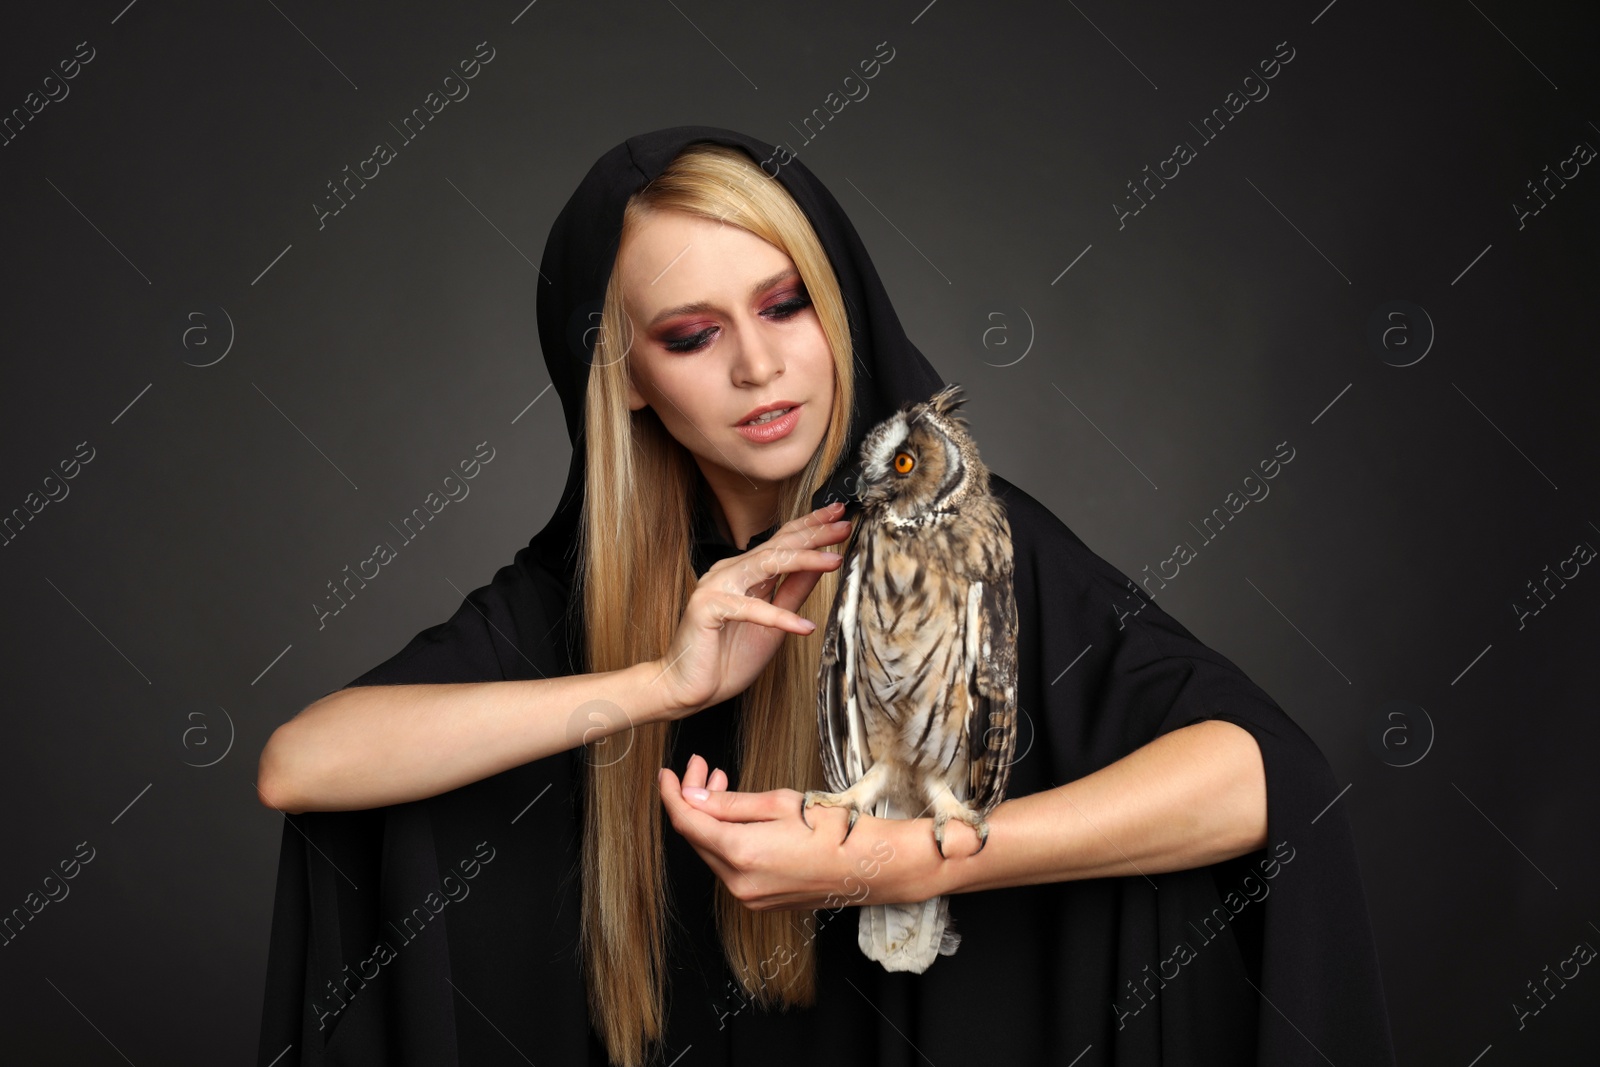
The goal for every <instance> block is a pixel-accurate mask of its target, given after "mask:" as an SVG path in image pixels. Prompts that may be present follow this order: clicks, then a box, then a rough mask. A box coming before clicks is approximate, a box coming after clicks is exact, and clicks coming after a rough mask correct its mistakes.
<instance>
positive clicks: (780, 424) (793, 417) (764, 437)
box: [734, 404, 805, 445]
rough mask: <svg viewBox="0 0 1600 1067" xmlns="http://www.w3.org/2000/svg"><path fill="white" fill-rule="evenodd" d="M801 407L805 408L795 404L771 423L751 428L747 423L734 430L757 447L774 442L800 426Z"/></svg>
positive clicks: (759, 424)
mask: <svg viewBox="0 0 1600 1067" xmlns="http://www.w3.org/2000/svg"><path fill="white" fill-rule="evenodd" d="M803 407H805V405H804V404H796V405H795V406H794V407H792V408H790V409H789V411H788V413H787V414H784V415H780V416H779V417H778V418H776V419H773V420H772V421H771V422H763V423H757V424H756V425H753V426H752V425H750V424H749V423H740V424H739V425H738V426H736V427H734V429H736V430H738V431H739V432H740V433H742V434H744V435H745V437H746V438H747V439H749V440H751V441H754V442H755V443H756V444H758V445H762V444H766V443H767V442H769V441H776V440H778V439H780V438H783V437H788V436H789V434H790V433H792V432H793V431H794V428H795V427H796V426H798V425H800V411H801V409H802V408H803Z"/></svg>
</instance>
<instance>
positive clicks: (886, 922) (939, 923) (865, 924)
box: [857, 799, 961, 974]
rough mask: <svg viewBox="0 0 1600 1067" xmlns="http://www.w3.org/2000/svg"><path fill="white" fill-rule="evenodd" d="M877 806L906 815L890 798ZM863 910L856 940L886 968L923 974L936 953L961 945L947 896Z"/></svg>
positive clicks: (885, 813)
mask: <svg viewBox="0 0 1600 1067" xmlns="http://www.w3.org/2000/svg"><path fill="white" fill-rule="evenodd" d="M876 807H877V810H876V811H875V812H874V814H876V815H878V816H880V817H881V818H886V819H900V818H905V817H906V815H905V814H903V813H901V812H900V811H899V810H898V809H897V808H896V807H895V805H894V804H893V803H892V802H891V801H889V800H887V799H884V800H880V801H879V803H878V804H877V805H876ZM887 862H890V863H892V862H894V861H893V860H892V859H891V860H889V861H887ZM860 910H861V925H860V928H859V931H858V933H857V942H858V943H859V944H860V946H861V951H862V953H863V954H865V955H866V957H867V958H868V959H873V960H877V961H878V962H879V963H881V964H883V968H884V970H886V971H913V972H915V973H917V974H921V973H922V972H923V971H926V970H927V969H928V968H929V967H931V966H932V965H933V961H934V959H935V958H936V957H938V956H951V955H954V954H955V951H956V949H957V948H958V947H960V945H961V935H960V934H958V933H956V931H955V930H954V928H953V921H952V920H951V918H950V898H948V897H933V898H931V899H929V900H924V901H921V902H920V903H910V904H867V905H864V906H863V907H862V908H861V909H860Z"/></svg>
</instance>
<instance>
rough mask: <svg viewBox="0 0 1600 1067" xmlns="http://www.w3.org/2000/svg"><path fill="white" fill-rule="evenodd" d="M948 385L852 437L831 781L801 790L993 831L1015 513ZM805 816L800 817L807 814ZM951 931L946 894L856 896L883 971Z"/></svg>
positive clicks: (944, 948)
mask: <svg viewBox="0 0 1600 1067" xmlns="http://www.w3.org/2000/svg"><path fill="white" fill-rule="evenodd" d="M965 400H966V397H965V396H964V395H963V393H962V391H961V387H960V386H959V385H947V386H945V387H944V388H943V389H941V390H940V391H939V392H937V393H935V394H934V396H933V397H932V398H930V399H929V400H926V401H922V402H919V403H914V404H910V405H907V406H905V407H903V408H902V409H901V410H900V411H898V412H896V413H895V414H894V415H892V416H890V417H889V418H888V419H886V420H884V421H883V422H882V423H880V424H879V425H878V426H876V427H874V428H873V430H872V431H871V432H870V433H869V434H868V435H867V437H866V438H865V439H864V440H863V442H862V446H861V457H860V469H861V478H860V486H859V488H858V490H857V498H858V501H859V504H860V513H859V515H858V517H857V519H856V524H855V527H854V529H853V530H852V532H851V536H850V541H849V543H848V545H847V546H846V548H845V552H844V563H843V565H842V566H841V568H840V572H841V573H840V579H839V585H838V594H837V595H836V597H835V599H834V602H833V606H832V609H831V610H830V612H829V615H828V624H827V628H826V629H825V631H824V634H823V644H822V658H821V665H820V668H819V671H818V685H817V725H818V729H819V731H820V734H821V750H822V767H823V772H824V777H825V779H826V781H827V785H828V787H829V788H830V789H831V790H833V792H821V791H818V790H810V791H808V792H806V794H805V796H804V799H803V800H802V801H801V805H800V817H801V818H802V819H804V818H805V813H806V810H807V809H808V808H810V807H811V806H812V805H824V806H830V807H842V808H848V809H849V811H850V823H849V829H847V830H846V832H845V836H846V838H848V837H849V830H850V829H854V827H855V824H856V819H857V817H858V816H859V815H860V814H861V812H863V811H865V812H868V813H869V814H872V815H875V816H878V817H881V818H891V819H894V818H902V819H915V818H920V817H922V816H923V815H925V814H927V813H929V812H931V813H932V815H933V837H934V843H935V845H936V846H937V847H938V849H939V853H940V855H941V856H942V855H943V854H944V835H945V826H946V824H947V823H948V822H949V821H950V820H951V819H959V820H960V821H962V822H964V823H966V824H967V825H968V826H971V827H972V828H973V829H974V830H975V831H976V832H977V834H978V840H979V845H978V851H980V852H981V851H982V850H983V847H984V845H986V844H987V843H988V839H989V824H988V822H987V821H986V819H987V816H988V815H989V813H990V812H991V811H993V810H994V808H995V806H996V805H998V804H999V803H1000V801H1001V800H1002V799H1003V798H1004V794H1005V788H1006V781H1007V778H1008V777H1009V774H1010V769H1011V762H1012V759H1013V758H1014V753H1015V750H1016V732H1017V731H1016V717H1017V610H1016V599H1015V596H1014V593H1013V588H1012V561H1011V526H1010V523H1009V522H1008V521H1007V519H1006V514H1005V509H1004V508H1003V507H1002V505H1001V504H1000V502H999V500H997V499H996V498H995V497H994V496H993V495H992V494H991V493H990V491H989V470H988V468H987V467H985V466H984V464H983V461H982V460H981V459H979V458H978V449H977V446H976V445H975V444H974V443H973V440H972V437H971V436H970V434H969V433H968V427H967V422H966V419H965V418H963V417H962V416H961V415H960V414H959V413H958V409H959V408H960V406H961V405H962V404H963V403H965ZM808 825H809V822H808ZM960 941H961V937H960V935H959V934H957V933H956V932H955V931H954V930H953V929H952V928H951V921H950V909H949V901H948V900H947V899H946V898H944V897H934V898H933V899H931V900H928V901H925V902H922V903H916V904H879V905H868V906H865V907H863V908H862V909H861V926H860V934H859V943H860V946H861V951H862V952H864V953H865V954H866V955H867V956H868V957H869V958H871V959H875V960H878V961H879V962H881V963H882V964H883V966H884V968H885V969H886V970H890V971H915V972H918V973H921V972H922V971H925V970H927V968H928V967H929V965H931V964H932V963H933V961H934V958H935V956H936V955H946V956H948V955H951V954H952V953H954V952H955V951H956V948H957V946H958V945H959V944H960Z"/></svg>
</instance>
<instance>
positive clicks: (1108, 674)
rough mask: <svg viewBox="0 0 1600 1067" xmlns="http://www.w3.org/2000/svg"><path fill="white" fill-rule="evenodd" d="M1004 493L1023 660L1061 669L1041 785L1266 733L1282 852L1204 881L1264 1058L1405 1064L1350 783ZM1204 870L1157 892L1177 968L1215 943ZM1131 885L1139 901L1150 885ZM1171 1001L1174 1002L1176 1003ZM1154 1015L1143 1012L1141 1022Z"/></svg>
mask: <svg viewBox="0 0 1600 1067" xmlns="http://www.w3.org/2000/svg"><path fill="white" fill-rule="evenodd" d="M992 485H993V487H994V491H995V492H996V494H997V495H998V496H1000V498H1001V499H1002V500H1003V501H1004V502H1005V504H1006V507H1007V510H1008V514H1009V516H1010V519H1011V523H1012V529H1013V539H1014V542H1015V549H1016V553H1017V578H1016V580H1017V583H1018V591H1017V596H1018V602H1019V608H1023V609H1024V610H1025V611H1026V613H1027V615H1026V616H1025V617H1024V619H1023V621H1022V623H1021V627H1022V629H1023V631H1024V643H1025V647H1024V649H1023V654H1024V655H1026V656H1028V657H1029V658H1031V659H1032V660H1033V662H1035V663H1040V664H1042V665H1043V669H1042V670H1041V671H1039V672H1037V675H1036V677H1035V678H1033V679H1031V681H1032V682H1033V684H1032V685H1031V686H1028V687H1027V688H1029V689H1032V690H1034V695H1033V697H1032V700H1033V702H1034V710H1035V712H1036V714H1035V715H1034V716H1033V719H1034V720H1035V724H1036V726H1037V730H1038V741H1037V743H1038V744H1046V745H1048V753H1047V758H1048V764H1049V775H1050V779H1051V780H1050V781H1047V782H1041V783H1040V787H1041V788H1044V787H1048V786H1050V785H1059V784H1061V783H1063V782H1068V781H1072V780H1074V779H1076V778H1080V777H1083V776H1084V775H1086V774H1088V773H1091V772H1092V771H1094V770H1097V769H1098V768H1099V767H1102V766H1105V765H1107V764H1109V763H1111V762H1114V761H1115V760H1116V759H1117V758H1120V757H1121V756H1122V755H1126V754H1127V753H1129V752H1131V751H1133V750H1134V749H1136V748H1138V747H1140V746H1142V745H1143V744H1145V743H1147V742H1149V741H1151V740H1153V739H1154V738H1155V737H1157V736H1159V735H1161V734H1165V733H1169V732H1171V731H1173V730H1176V729H1179V728H1180V727H1183V726H1187V725H1189V724H1191V723H1194V722H1198V721H1200V720H1202V719H1222V720H1225V721H1228V722H1232V723H1234V724H1236V725H1238V726H1240V727H1242V728H1244V729H1245V730H1246V731H1248V732H1249V733H1250V735H1251V736H1252V737H1253V738H1255V740H1256V742H1257V744H1258V745H1259V746H1260V749H1261V755H1262V761H1263V765H1264V768H1265V772H1266V785H1267V824H1268V829H1267V844H1266V846H1265V847H1264V848H1262V849H1260V850H1257V851H1255V852H1252V853H1249V854H1246V855H1244V856H1241V857H1238V858H1236V859H1234V860H1230V861H1226V862H1223V863H1219V864H1214V865H1212V866H1211V867H1210V868H1201V869H1199V870H1200V871H1205V870H1209V871H1210V872H1211V876H1212V878H1213V879H1214V881H1215V883H1216V885H1215V899H1216V902H1218V903H1220V904H1221V905H1223V907H1224V908H1225V909H1226V910H1225V911H1223V912H1221V913H1220V914H1221V917H1222V920H1223V921H1222V923H1221V925H1226V926H1228V927H1229V928H1230V929H1231V930H1232V934H1233V936H1234V938H1235V939H1236V940H1237V943H1238V947H1239V953H1240V956H1241V957H1242V962H1243V971H1244V973H1243V975H1242V977H1243V979H1244V981H1246V982H1247V983H1249V985H1250V986H1251V987H1252V989H1253V994H1252V999H1254V998H1255V997H1259V1012H1258V1029H1257V1042H1256V1056H1255V1062H1256V1063H1259V1064H1260V1065H1262V1067H1266V1065H1269V1064H1270V1065H1273V1067H1280V1065H1284V1064H1301V1063H1304V1064H1313V1063H1315V1064H1325V1063H1327V1062H1328V1061H1330V1060H1331V1061H1332V1062H1334V1063H1341V1064H1342V1063H1352V1064H1354V1063H1360V1064H1392V1063H1393V1062H1394V1052H1393V1048H1392V1045H1391V1039H1390V1033H1389V1021H1388V1013H1387V1008H1386V1006H1385V1002H1384V994H1383V987H1382V981H1381V976H1380V971H1379V966H1378V957H1377V949H1376V944H1375V941H1374V938H1373V935H1372V930H1371V927H1370V923H1369V919H1368V914H1367V905H1366V898H1365V894H1364V891H1363V888H1362V883H1361V875H1360V871H1359V867H1358V864H1357V860H1356V850H1355V842H1354V837H1353V834H1352V831H1351V826H1350V821H1349V818H1348V816H1347V814H1346V812H1345V809H1344V807H1343V805H1340V804H1338V803H1336V801H1337V800H1338V798H1339V796H1340V793H1341V790H1340V786H1339V785H1338V783H1337V782H1336V780H1335V778H1334V774H1333V771H1332V768H1331V767H1330V765H1329V763H1328V761H1327V759H1326V758H1325V757H1324V756H1323V754H1322V752H1321V751H1320V750H1319V749H1318V747H1317V745H1316V743H1315V742H1314V741H1313V740H1312V739H1311V738H1310V737H1309V736H1308V735H1307V734H1306V733H1305V731H1304V730H1302V729H1301V728H1300V727H1299V726H1298V725H1297V724H1296V723H1295V722H1294V720H1293V719H1291V718H1290V717H1289V716H1288V715H1287V714H1286V713H1285V712H1284V711H1283V709H1282V708H1280V707H1279V706H1278V704H1277V703H1276V702H1275V701H1274V700H1273V699H1272V698H1271V697H1270V696H1268V695H1267V693H1266V692H1264V691H1263V690H1262V689H1261V687H1260V686H1258V685H1257V684H1255V683H1254V682H1253V681H1251V680H1250V678H1249V677H1247V676H1246V675H1245V674H1244V672H1243V671H1242V670H1240V669H1239V668H1238V667H1237V666H1236V665H1235V664H1234V663H1233V662H1232V661H1231V660H1229V659H1228V658H1226V657H1225V656H1223V655H1222V654H1221V653H1219V652H1217V651H1215V650H1213V649H1211V648H1209V647H1207V646H1206V645H1205V644H1203V643H1202V642H1201V641H1200V640H1199V639H1198V638H1196V637H1195V636H1194V634H1192V633H1191V632H1190V631H1189V630H1188V629H1187V628H1185V627H1184V626H1183V625H1182V624H1181V623H1179V622H1178V621H1177V620H1176V619H1175V618H1173V617H1172V616H1171V615H1169V614H1168V613H1167V612H1166V611H1164V610H1163V609H1162V608H1161V607H1160V606H1159V605H1158V604H1157V603H1156V602H1155V601H1154V600H1153V599H1151V598H1150V597H1149V596H1147V595H1145V593H1144V591H1143V590H1142V589H1140V588H1139V587H1138V586H1136V585H1135V584H1134V583H1133V582H1131V581H1130V580H1129V579H1128V578H1127V577H1126V576H1125V575H1123V574H1122V573H1121V572H1120V571H1119V570H1117V569H1116V568H1115V567H1114V566H1112V565H1111V564H1110V563H1108V562H1107V561H1106V560H1104V559H1102V558H1101V557H1099V556H1098V555H1096V554H1095V553H1094V552H1093V551H1092V550H1091V549H1089V548H1088V547H1087V546H1086V545H1085V544H1084V543H1083V541H1082V540H1080V539H1079V538H1078V536H1077V535H1076V534H1075V533H1073V532H1072V531H1071V530H1070V529H1069V528H1068V527H1067V526H1066V525H1065V524H1064V523H1062V522H1061V521H1060V520H1059V519H1058V518H1056V516H1055V515H1054V514H1052V513H1051V512H1050V511H1049V510H1048V509H1047V508H1045V507H1044V506H1043V505H1042V504H1040V503H1039V502H1038V501H1036V500H1034V499H1033V498H1032V497H1030V496H1028V495H1027V494H1026V493H1024V492H1023V491H1022V490H1020V489H1018V488H1017V487H1015V486H1013V485H1010V484H1009V483H1007V482H1005V481H1004V480H1003V479H1001V478H999V477H998V476H993V478H992ZM1030 624H1031V629H1032V630H1033V635H1034V636H1033V641H1037V640H1039V637H1038V635H1040V634H1043V635H1046V637H1045V640H1046V641H1047V642H1048V644H1047V645H1046V647H1042V648H1040V647H1035V648H1028V647H1026V645H1028V644H1031V643H1032V641H1030V640H1029V638H1028V635H1027V633H1026V631H1027V630H1029V629H1030ZM1038 675H1042V679H1041V678H1040V677H1038ZM1041 690H1042V692H1041ZM1025 691H1026V690H1025ZM1024 699H1027V698H1026V697H1024ZM1040 709H1043V710H1042V711H1041V710H1040ZM1194 873H1197V872H1181V871H1180V872H1171V874H1169V875H1163V876H1157V878H1156V882H1157V883H1159V885H1160V888H1161V889H1163V890H1169V891H1168V892H1159V893H1156V894H1155V895H1156V896H1157V897H1161V898H1170V899H1167V900H1162V901H1160V903H1159V904H1157V905H1156V907H1157V908H1158V909H1159V911H1158V916H1159V917H1158V918H1157V919H1156V921H1155V923H1154V925H1155V927H1156V929H1157V930H1158V931H1159V934H1158V940H1159V944H1157V945H1152V946H1148V947H1149V948H1150V949H1151V950H1152V951H1153V952H1154V953H1155V955H1156V957H1157V958H1159V959H1162V960H1166V959H1170V958H1172V956H1173V954H1174V953H1173V950H1174V947H1175V945H1177V944H1178V943H1179V942H1188V943H1189V944H1190V945H1191V946H1192V945H1194V944H1203V943H1204V942H1203V941H1199V940H1197V936H1196V935H1197V933H1199V932H1200V928H1206V927H1207V924H1208V922H1209V920H1210V918H1211V916H1212V912H1213V911H1214V910H1215V909H1212V910H1210V911H1208V910H1205V909H1206V904H1207V903H1209V902H1210V897H1211V887H1210V886H1206V887H1205V889H1204V892H1202V893H1200V894H1198V895H1197V894H1194V893H1193V892H1192V891H1191V890H1190V889H1188V888H1183V887H1184V886H1185V884H1186V879H1185V876H1187V875H1192V874H1194ZM1122 881H1123V882H1125V883H1126V884H1127V886H1128V888H1129V891H1130V892H1136V891H1138V890H1140V889H1141V888H1142V883H1143V882H1144V881H1147V880H1144V879H1139V878H1137V877H1133V878H1128V879H1123V880H1122ZM1174 889H1176V890H1179V891H1180V893H1178V894H1175V893H1173V892H1171V891H1170V890H1174ZM1180 894H1181V896H1182V899H1185V900H1186V901H1187V902H1186V903H1185V904H1184V906H1183V908H1182V910H1183V911H1184V912H1185V914H1173V913H1171V911H1169V907H1168V906H1169V905H1171V904H1172V903H1173V902H1174V901H1176V900H1178V899H1180ZM1197 910H1198V911H1199V914H1193V912H1195V911H1197ZM1125 917H1126V913H1125ZM1196 923H1198V924H1199V927H1196V926H1195V925H1193V924H1196ZM1180 958H1182V957H1181V956H1180ZM1125 962H1127V961H1125ZM1143 962H1145V961H1144V960H1142V959H1138V958H1137V957H1135V958H1134V959H1133V960H1132V961H1131V962H1128V965H1127V966H1126V967H1125V968H1123V970H1122V972H1121V973H1119V984H1121V981H1120V980H1122V979H1126V978H1134V979H1135V981H1137V980H1138V979H1137V978H1135V976H1136V975H1138V976H1139V977H1143V978H1148V977H1150V973H1149V971H1145V972H1144V973H1143V974H1142V975H1140V971H1141V968H1140V966H1139V964H1142V963H1143ZM1167 976H1168V977H1171V975H1170V974H1168V975H1167ZM1180 981H1184V980H1182V979H1177V980H1175V982H1180ZM1142 988H1144V987H1141V989H1142ZM1178 992H1180V991H1169V992H1166V993H1162V992H1160V991H1159V990H1158V991H1156V996H1155V997H1150V998H1149V999H1154V1000H1156V1001H1157V1003H1160V1004H1161V1010H1162V1011H1163V1012H1164V1013H1167V1012H1176V1011H1179V1010H1182V1009H1181V1007H1180V1005H1179V1004H1178V1003H1177V1002H1176V1001H1175V1000H1173V999H1172V998H1173V997H1175V996H1177V995H1178ZM1181 992H1185V994H1186V993H1187V991H1181ZM1147 996H1148V994H1147ZM1163 996H1165V997H1166V998H1167V1000H1166V1002H1163V1001H1161V1000H1160V999H1158V998H1160V997H1163ZM1140 1003H1141V1002H1140V1001H1134V1000H1133V999H1132V998H1131V997H1130V998H1129V1006H1130V1009H1131V1010H1137V1009H1138V1006H1139V1005H1140ZM1114 1010H1118V1011H1121V1010H1123V1009H1114ZM1164 1017H1165V1018H1167V1022H1168V1028H1169V1029H1176V1028H1174V1027H1172V1025H1171V1023H1172V1020H1171V1017H1170V1016H1167V1015H1164ZM1129 1028H1131V1024H1130V1026H1129V1027H1121V1028H1119V1030H1123V1031H1124V1032H1125V1030H1126V1029H1129ZM1169 1036H1171V1035H1169ZM1112 1040H1113V1041H1114V1040H1116V1038H1115V1037H1113V1038H1112ZM1080 1047H1081V1046H1080ZM1167 1052H1168V1054H1169V1055H1170V1049H1169V1050H1167ZM1118 1062H1122V1061H1121V1060H1120V1059H1119V1061H1118ZM1129 1062H1134V1061H1133V1060H1129ZM1137 1062H1145V1061H1144V1060H1143V1059H1139V1060H1138V1061H1137ZM1160 1062H1170V1061H1169V1060H1168V1059H1167V1058H1166V1057H1163V1058H1162V1059H1161V1061H1160ZM1218 1062H1221V1061H1220V1060H1219V1061H1218Z"/></svg>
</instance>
